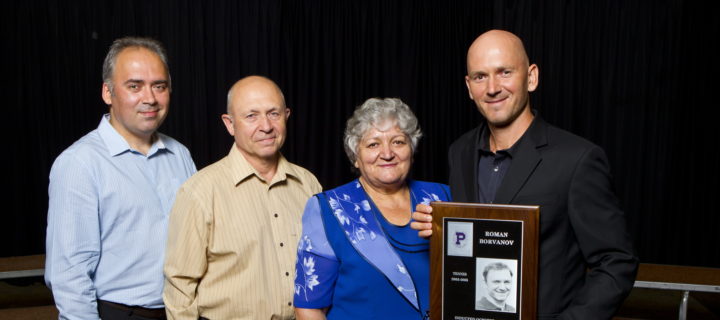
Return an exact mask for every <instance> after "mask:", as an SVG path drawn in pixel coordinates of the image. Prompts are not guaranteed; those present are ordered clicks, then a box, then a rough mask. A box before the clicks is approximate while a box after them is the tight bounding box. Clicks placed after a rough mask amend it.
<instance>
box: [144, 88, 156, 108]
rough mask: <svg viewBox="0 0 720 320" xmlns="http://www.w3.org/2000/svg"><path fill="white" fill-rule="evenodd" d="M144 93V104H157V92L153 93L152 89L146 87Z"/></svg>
mask: <svg viewBox="0 0 720 320" xmlns="http://www.w3.org/2000/svg"><path fill="white" fill-rule="evenodd" d="M142 92H143V96H142V102H143V103H144V104H147V105H155V104H156V103H157V99H156V98H155V92H154V91H153V89H152V87H145V89H143V91H142Z"/></svg>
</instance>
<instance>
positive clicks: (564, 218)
mask: <svg viewBox="0 0 720 320" xmlns="http://www.w3.org/2000/svg"><path fill="white" fill-rule="evenodd" d="M485 125H486V124H485V123H483V124H481V125H480V126H479V127H477V128H475V129H473V130H471V131H470V132H467V133H466V134H464V135H463V136H461V137H460V138H459V139H457V140H456V141H455V142H454V143H453V144H452V145H451V146H450V152H449V161H450V189H451V192H452V197H453V200H454V201H459V202H477V200H478V194H477V193H478V191H477V190H478V186H477V163H478V151H477V142H478V141H477V140H478V139H479V138H478V137H479V136H480V133H481V132H482V130H485ZM516 144H518V145H517V151H516V153H514V154H513V158H512V164H511V166H510V168H509V169H508V172H507V173H506V174H505V177H504V179H503V181H502V183H501V185H500V187H499V189H498V190H497V194H496V196H495V201H494V203H496V204H525V205H540V253H539V280H538V318H539V319H555V318H557V319H610V318H611V317H612V315H613V314H614V313H615V312H616V311H617V309H618V308H619V306H620V305H621V303H622V301H623V300H624V299H625V297H626V296H627V294H628V293H629V292H630V289H632V286H633V282H634V280H635V274H636V272H637V264H638V259H637V258H636V257H635V255H634V253H633V249H632V242H631V239H630V237H629V235H628V234H627V232H626V226H625V217H624V214H623V212H622V210H620V208H619V205H618V200H617V198H616V196H615V194H614V192H613V188H612V185H611V177H610V169H609V166H608V161H607V158H606V156H605V152H604V151H603V150H602V149H601V148H600V147H598V146H596V145H594V144H592V143H591V142H589V141H587V140H585V139H583V138H580V137H578V136H576V135H573V134H571V133H569V132H567V131H564V130H561V129H559V128H557V127H554V126H551V125H550V124H548V123H547V122H545V121H543V120H542V119H541V118H540V117H539V116H536V117H535V119H534V120H533V123H532V124H531V126H530V127H529V128H528V130H527V131H526V132H525V134H524V135H523V137H522V138H520V140H518V142H516ZM588 269H589V270H588Z"/></svg>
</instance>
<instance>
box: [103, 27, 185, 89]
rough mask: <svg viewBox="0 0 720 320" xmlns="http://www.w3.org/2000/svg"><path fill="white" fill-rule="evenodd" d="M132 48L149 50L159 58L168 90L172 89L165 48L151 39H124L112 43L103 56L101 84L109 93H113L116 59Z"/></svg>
mask: <svg viewBox="0 0 720 320" xmlns="http://www.w3.org/2000/svg"><path fill="white" fill-rule="evenodd" d="M133 47H135V48H144V49H147V50H150V51H152V52H154V53H155V54H157V55H158V57H160V61H162V63H163V65H164V66H165V72H166V73H167V76H168V88H172V86H171V81H170V68H169V67H168V62H167V55H166V54H165V48H164V47H163V45H162V43H160V41H157V40H155V39H152V38H141V37H124V38H120V39H117V40H115V41H113V44H112V45H110V50H108V53H107V55H106V56H105V61H104V62H103V67H102V78H103V82H104V83H105V84H107V86H108V88H109V89H110V93H114V91H113V89H114V88H113V83H112V76H113V74H114V73H115V63H116V62H117V57H118V55H119V54H120V52H122V51H123V50H125V49H127V48H133Z"/></svg>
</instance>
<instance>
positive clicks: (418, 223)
mask: <svg viewBox="0 0 720 320" xmlns="http://www.w3.org/2000/svg"><path fill="white" fill-rule="evenodd" d="M412 219H413V222H411V223H410V228H413V229H415V230H417V231H418V236H420V237H421V238H429V237H430V236H431V235H432V207H431V206H428V205H424V204H422V203H421V204H418V205H417V206H416V207H415V212H413V213H412Z"/></svg>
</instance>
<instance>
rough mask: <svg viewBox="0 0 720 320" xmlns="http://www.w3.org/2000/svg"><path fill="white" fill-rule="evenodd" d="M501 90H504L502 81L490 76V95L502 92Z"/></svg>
mask: <svg viewBox="0 0 720 320" xmlns="http://www.w3.org/2000/svg"><path fill="white" fill-rule="evenodd" d="M500 91H502V87H501V86H500V81H499V80H496V79H495V77H493V76H490V77H488V82H487V94H488V95H489V96H495V95H497V94H498V93H500Z"/></svg>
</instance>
